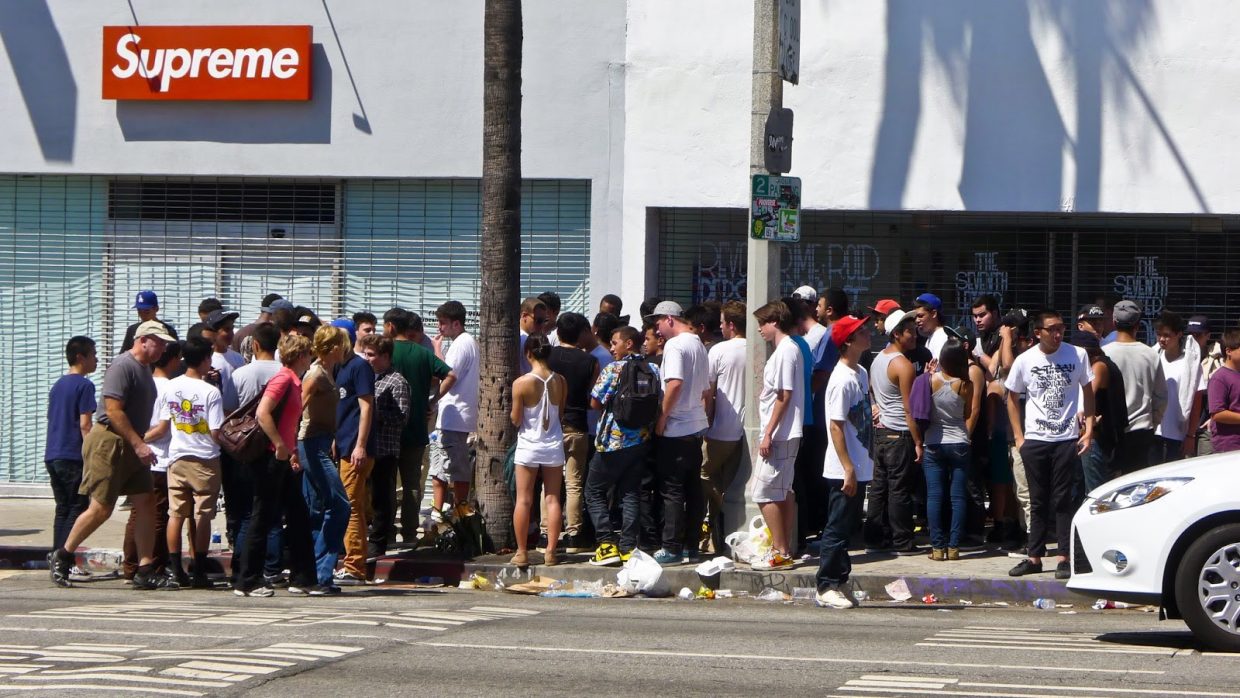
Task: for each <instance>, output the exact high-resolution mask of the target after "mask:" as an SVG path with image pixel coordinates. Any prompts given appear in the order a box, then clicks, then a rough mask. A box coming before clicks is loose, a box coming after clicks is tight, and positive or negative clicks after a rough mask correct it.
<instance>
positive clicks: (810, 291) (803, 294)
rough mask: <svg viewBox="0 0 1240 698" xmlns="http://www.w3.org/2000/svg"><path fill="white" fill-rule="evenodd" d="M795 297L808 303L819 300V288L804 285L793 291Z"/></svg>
mask: <svg viewBox="0 0 1240 698" xmlns="http://www.w3.org/2000/svg"><path fill="white" fill-rule="evenodd" d="M792 297H793V298H800V299H801V300H803V301H805V302H807V303H817V302H818V290H817V289H815V288H814V287H813V286H802V287H800V288H798V289H797V290H795V291H793V292H792Z"/></svg>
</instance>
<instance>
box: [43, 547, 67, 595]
mask: <svg viewBox="0 0 1240 698" xmlns="http://www.w3.org/2000/svg"><path fill="white" fill-rule="evenodd" d="M60 552H61V551H60V550H59V549H56V550H53V551H52V552H50V553H48V554H47V569H48V573H49V574H50V575H51V578H52V584H55V585H56V586H58V587H64V588H66V589H69V588H71V587H72V586H73V582H71V581H69V572H70V571H71V570H72V569H73V555H70V554H68V553H65V555H64V556H63V557H62V556H61V555H60Z"/></svg>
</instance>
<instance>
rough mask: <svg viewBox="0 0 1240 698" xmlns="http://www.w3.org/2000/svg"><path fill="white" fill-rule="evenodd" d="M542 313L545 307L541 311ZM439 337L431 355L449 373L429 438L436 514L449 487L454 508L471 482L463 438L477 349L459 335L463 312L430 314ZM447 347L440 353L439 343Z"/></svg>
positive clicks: (474, 391) (470, 426)
mask: <svg viewBox="0 0 1240 698" xmlns="http://www.w3.org/2000/svg"><path fill="white" fill-rule="evenodd" d="M544 312H545V307H544ZM435 319H436V320H438V321H439V334H438V335H437V336H436V337H435V338H434V339H433V340H432V342H433V343H434V345H435V355H436V356H438V357H439V358H441V359H443V362H444V363H446V364H448V366H450V367H451V368H452V374H451V375H449V376H448V377H447V378H445V379H443V381H441V382H440V384H439V395H440V398H439V403H438V417H437V418H436V420H435V433H434V434H431V443H430V461H431V464H430V476H431V487H432V492H433V497H434V498H433V500H432V501H433V502H434V505H435V511H436V512H442V511H443V503H444V499H445V498H446V495H447V492H448V485H449V484H451V486H452V501H453V503H455V504H456V505H457V506H458V507H459V506H461V505H463V504H465V502H466V500H467V499H468V498H469V484H470V483H471V482H473V479H474V469H473V464H472V463H471V462H470V459H469V441H468V439H469V433H470V432H472V431H474V430H476V429H477V428H478V372H479V370H480V365H479V354H478V343H477V342H475V341H474V338H473V336H472V335H470V334H469V333H468V332H466V331H465V306H464V305H461V303H460V302H459V301H448V302H447V303H444V304H443V305H441V306H439V308H437V309H436V310H435ZM445 339H447V340H451V342H452V344H451V345H450V346H449V347H448V351H447V352H446V353H445V352H444V350H443V342H444V340H445Z"/></svg>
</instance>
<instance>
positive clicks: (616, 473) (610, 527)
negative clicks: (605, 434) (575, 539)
mask: <svg viewBox="0 0 1240 698" xmlns="http://www.w3.org/2000/svg"><path fill="white" fill-rule="evenodd" d="M649 453H650V444H649V443H648V442H647V443H644V444H640V445H637V446H630V447H629V448H623V449H620V450H619V451H608V452H606V453H595V454H594V458H593V460H591V461H590V467H589V469H588V470H587V475H586V486H585V495H586V510H587V511H589V512H590V520H591V521H592V522H593V523H594V537H595V539H596V540H597V541H598V542H599V543H600V544H601V543H617V540H618V544H619V546H620V549H621V550H623V551H625V552H629V551H632V550H633V548H636V547H637V528H638V517H639V512H640V502H639V500H640V492H639V490H640V487H641V479H642V471H643V470H644V464H645V462H646V455H647V454H649ZM613 490H614V495H613V494H612V492H613ZM612 496H614V497H615V500H616V501H617V502H618V503H619V504H620V507H619V511H620V515H619V517H617V516H616V515H615V514H616V509H615V508H614V507H612V506H611V503H610V501H609V499H610V497H612ZM617 533H618V534H619V538H618V539H617Z"/></svg>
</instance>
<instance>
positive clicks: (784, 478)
mask: <svg viewBox="0 0 1240 698" xmlns="http://www.w3.org/2000/svg"><path fill="white" fill-rule="evenodd" d="M800 448H801V439H800V438H796V439H788V440H787V441H772V442H771V456H770V458H763V457H761V456H759V457H758V464H757V467H756V468H755V469H754V478H753V501H755V502H759V503H766V502H782V501H784V500H786V499H788V493H789V492H791V491H792V480H793V476H794V474H795V473H796V460H797V451H798V450H800Z"/></svg>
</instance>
